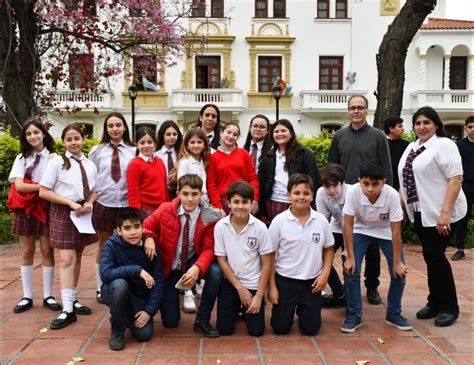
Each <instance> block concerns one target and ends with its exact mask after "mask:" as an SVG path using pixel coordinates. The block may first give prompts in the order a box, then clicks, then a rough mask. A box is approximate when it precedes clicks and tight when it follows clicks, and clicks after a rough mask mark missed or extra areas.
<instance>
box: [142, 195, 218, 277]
mask: <svg viewBox="0 0 474 365" xmlns="http://www.w3.org/2000/svg"><path fill="white" fill-rule="evenodd" d="M179 205H180V200H179V198H175V199H174V200H173V201H171V202H168V203H165V204H162V205H160V207H159V208H158V209H157V210H155V211H154V212H153V213H152V214H151V215H149V216H148V217H147V218H146V219H145V230H144V232H143V239H146V238H147V237H152V238H153V239H154V240H155V244H156V247H157V249H158V252H159V253H160V258H161V262H162V263H163V273H164V275H165V278H166V277H168V275H169V273H170V270H171V266H172V265H173V259H174V257H175V255H176V250H177V248H178V243H179V235H180V232H181V221H180V219H179V216H178V208H179ZM218 220H219V213H217V212H216V210H215V209H211V208H209V207H204V206H201V212H200V213H199V217H198V220H197V222H196V229H195V231H194V252H195V253H196V256H197V261H196V262H195V265H196V266H197V267H199V269H200V274H199V275H200V276H203V275H205V274H206V272H207V270H208V269H209V266H210V265H211V264H212V261H214V226H215V225H216V223H217V221H218Z"/></svg>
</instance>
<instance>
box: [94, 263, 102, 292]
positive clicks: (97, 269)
mask: <svg viewBox="0 0 474 365" xmlns="http://www.w3.org/2000/svg"><path fill="white" fill-rule="evenodd" d="M95 278H96V280H97V291H100V288H101V286H102V279H101V278H100V264H95Z"/></svg>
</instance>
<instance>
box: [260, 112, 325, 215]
mask: <svg viewBox="0 0 474 365" xmlns="http://www.w3.org/2000/svg"><path fill="white" fill-rule="evenodd" d="M270 134H271V138H272V141H273V149H272V150H270V151H268V152H267V153H266V154H265V155H264V156H263V157H262V159H261V162H260V167H259V178H260V196H261V198H260V207H259V208H260V216H261V217H266V219H268V221H269V222H271V221H272V220H273V218H274V217H275V216H276V215H277V214H279V213H281V212H283V211H285V210H286V209H288V208H289V206H290V200H289V198H288V194H287V185H288V179H289V177H290V176H291V175H293V174H296V173H300V174H306V175H309V176H310V177H311V179H312V180H313V182H314V185H315V189H316V190H317V189H318V188H319V186H320V180H319V172H318V168H317V166H316V159H315V158H314V156H313V154H312V153H311V151H310V150H309V149H307V148H306V147H305V146H303V145H302V144H300V143H298V141H297V140H296V134H295V130H294V129H293V125H292V124H291V122H290V121H289V120H287V119H280V120H277V121H276V122H275V123H274V124H273V126H272V130H271V133H270ZM312 207H313V208H314V199H313V203H312ZM264 219H265V218H264Z"/></svg>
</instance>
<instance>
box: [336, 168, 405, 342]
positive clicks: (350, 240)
mask: <svg viewBox="0 0 474 365" xmlns="http://www.w3.org/2000/svg"><path fill="white" fill-rule="evenodd" d="M343 214H344V227H343V231H344V242H345V244H346V251H347V259H346V261H345V263H344V271H345V273H346V276H345V283H346V294H347V311H346V320H345V321H344V323H343V324H342V326H341V331H342V332H346V333H352V332H354V331H355V330H356V329H357V328H359V327H360V326H361V325H362V298H361V294H360V269H361V264H362V258H363V257H364V255H365V252H366V251H367V248H368V247H369V245H370V244H371V243H372V242H374V241H375V242H378V243H379V245H380V248H381V249H382V251H383V253H384V255H385V258H386V259H387V263H388V268H389V275H390V289H389V291H388V300H387V313H386V317H385V323H386V324H388V325H391V326H394V327H396V328H398V329H399V330H402V331H409V330H411V329H412V326H411V325H410V323H409V322H408V321H407V320H406V319H405V318H404V317H403V316H402V314H401V313H402V295H403V289H404V287H405V277H406V274H407V268H406V266H405V264H404V259H403V252H402V247H401V223H402V219H403V212H402V207H401V205H400V198H399V196H398V193H397V191H396V190H395V189H394V188H392V187H391V186H388V185H386V184H385V175H384V170H383V164H382V162H380V161H365V162H364V163H362V165H361V167H360V178H359V183H357V184H354V185H352V186H351V187H350V188H349V191H348V192H347V195H346V202H345V205H344V208H343Z"/></svg>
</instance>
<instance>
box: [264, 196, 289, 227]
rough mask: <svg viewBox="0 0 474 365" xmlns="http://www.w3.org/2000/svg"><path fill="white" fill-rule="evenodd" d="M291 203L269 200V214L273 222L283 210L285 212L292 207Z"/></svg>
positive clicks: (269, 218)
mask: <svg viewBox="0 0 474 365" xmlns="http://www.w3.org/2000/svg"><path fill="white" fill-rule="evenodd" d="M290 205H291V204H290V203H283V202H276V201H274V200H270V199H268V200H267V215H268V220H269V221H270V222H271V221H272V220H273V218H275V217H276V216H277V215H278V214H280V213H281V212H284V211H285V210H287V209H288V208H289V207H290Z"/></svg>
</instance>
